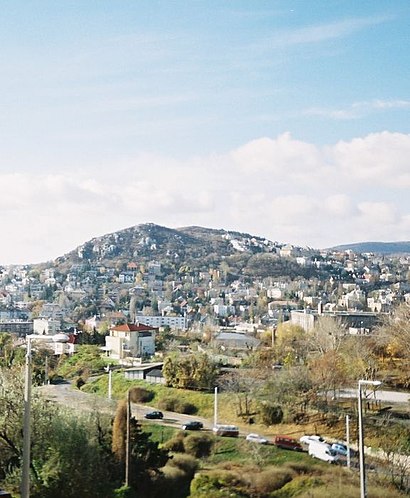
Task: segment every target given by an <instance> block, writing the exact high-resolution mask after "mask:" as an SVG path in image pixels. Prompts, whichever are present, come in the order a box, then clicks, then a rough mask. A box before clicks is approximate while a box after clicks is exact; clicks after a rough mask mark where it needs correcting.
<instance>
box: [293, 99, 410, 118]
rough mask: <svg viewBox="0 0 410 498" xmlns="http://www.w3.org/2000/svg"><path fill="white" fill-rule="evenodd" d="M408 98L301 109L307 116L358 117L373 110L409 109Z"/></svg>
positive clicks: (409, 102)
mask: <svg viewBox="0 0 410 498" xmlns="http://www.w3.org/2000/svg"><path fill="white" fill-rule="evenodd" d="M409 108H410V100H394V99H393V100H381V99H376V100H371V101H364V102H354V103H353V104H350V105H348V106H346V107H345V108H343V109H340V108H339V109H334V108H328V107H312V108H310V109H306V110H305V111H303V114H305V115H307V116H320V117H324V118H330V119H334V120H351V119H360V118H362V117H364V116H367V115H369V114H371V113H374V112H380V111H384V110H389V111H390V110H392V109H399V110H400V109H409Z"/></svg>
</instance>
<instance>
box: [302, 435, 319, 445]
mask: <svg viewBox="0 0 410 498" xmlns="http://www.w3.org/2000/svg"><path fill="white" fill-rule="evenodd" d="M299 441H300V442H301V443H303V444H310V443H311V442H312V441H318V442H319V443H325V442H326V440H325V439H324V438H323V437H322V436H318V435H317V434H313V435H311V436H308V435H305V436H302V437H301V438H300V439H299Z"/></svg>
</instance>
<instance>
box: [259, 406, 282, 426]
mask: <svg viewBox="0 0 410 498" xmlns="http://www.w3.org/2000/svg"><path fill="white" fill-rule="evenodd" d="M259 413H260V417H261V419H262V423H263V424H265V425H274V424H280V423H281V422H282V420H283V410H282V408H281V407H280V406H279V405H269V404H268V403H262V404H261V405H260V408H259Z"/></svg>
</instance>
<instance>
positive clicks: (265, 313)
mask: <svg viewBox="0 0 410 498" xmlns="http://www.w3.org/2000/svg"><path fill="white" fill-rule="evenodd" d="M194 228H195V227H194ZM146 230H147V231H149V236H148V235H147V236H142V235H141V234H137V235H138V236H137V235H135V240H136V241H137V243H136V245H134V246H133V248H132V250H131V248H128V246H127V245H126V244H127V237H126V235H117V236H115V237H114V236H110V237H108V238H107V240H105V239H104V238H102V239H104V240H102V241H101V244H100V243H99V241H98V240H97V241H96V242H93V243H91V242H90V243H89V244H85V245H84V246H83V247H82V248H80V249H79V251H78V252H77V253H75V254H73V255H72V256H70V257H63V258H59V260H57V261H56V262H55V263H53V264H51V263H50V264H48V265H42V266H41V267H36V266H30V265H22V266H10V267H1V268H0V330H1V326H2V324H3V330H6V329H7V330H11V329H13V327H14V329H15V330H17V329H19V331H20V332H19V333H22V332H21V330H23V331H24V330H30V328H31V329H33V327H34V320H36V324H37V325H36V330H40V329H42V330H56V331H57V330H67V329H68V328H69V327H73V326H76V327H77V328H78V329H80V330H81V328H82V327H88V328H89V329H90V328H91V330H93V329H96V330H98V328H99V327H100V326H102V324H105V325H104V326H106V325H107V324H108V326H119V325H121V324H124V323H127V322H129V323H132V324H140V325H144V326H150V327H154V328H166V329H171V330H172V331H190V330H191V329H192V330H194V329H195V330H197V329H200V328H201V327H204V326H205V325H206V324H211V325H213V326H215V327H218V326H220V325H223V326H224V327H229V326H231V327H232V326H233V325H234V324H237V323H240V322H241V323H249V324H250V325H251V326H258V327H259V326H264V327H272V326H274V325H275V324H276V323H277V321H278V319H280V320H287V319H290V317H291V311H292V310H293V311H295V312H296V311H298V312H305V311H306V314H308V315H309V314H310V315H314V314H315V310H317V309H318V306H319V304H320V305H321V307H322V310H323V311H324V312H332V313H341V314H343V313H344V314H351V315H354V314H358V313H363V316H365V314H366V313H367V314H368V313H371V314H377V313H389V312H390V311H391V309H392V307H393V306H395V305H396V304H397V303H400V302H404V301H410V298H409V295H410V281H409V280H408V275H409V268H410V260H409V258H408V257H405V256H400V257H388V256H375V255H372V254H356V253H354V252H352V251H331V250H327V251H325V250H324V251H314V250H310V249H302V248H297V247H294V246H291V245H280V244H277V243H270V244H269V243H267V242H266V241H264V240H258V239H255V238H252V237H244V238H243V239H241V238H240V235H239V234H235V235H229V237H228V236H219V232H217V233H215V232H213V231H211V236H212V237H214V239H212V240H213V242H212V244H213V245H214V246H212V244H207V243H205V242H203V243H198V244H197V243H196V242H195V241H194V242H192V238H193V237H194V235H195V236H197V235H198V234H197V232H196V231H195V230H194V229H192V230H188V232H189V233H188V235H187V234H186V233H185V234H182V235H180V234H177V235H175V234H174V232H173V231H172V230H169V229H166V230H165V229H164V230H165V232H164V233H163V232H161V231H160V235H161V237H162V238H160V237H159V236H157V235H156V231H157V230H159V228H158V227H155V226H153V225H149V226H148V225H147V228H146ZM202 230H203V231H205V229H202ZM130 233H131V232H130ZM126 234H128V232H126ZM200 235H201V236H204V234H203V233H202V232H200ZM127 236H128V235H127ZM130 236H132V237H134V234H133V232H132V233H131V235H130ZM184 237H185V238H184ZM217 237H219V239H218V238H217ZM132 240H134V239H132ZM191 243H192V244H193V245H192V246H189V244H191ZM161 244H162V245H163V246H164V249H161V247H162V245H161ZM184 244H185V245H184ZM208 246H210V247H211V246H212V247H214V252H213V253H210V255H209V254H208V255H206V254H205V252H206V251H207V250H208V249H206V247H208ZM238 248H240V250H239V249H238ZM161 250H162V251H163V252H162V253H161V252H160V251H161ZM217 251H221V253H220V254H219V253H218V252H217ZM247 251H249V253H247ZM252 251H253V252H252ZM201 254H202V256H201ZM176 255H178V257H177V256H176ZM261 255H263V258H262V257H260V256H261ZM267 268H268V269H269V271H268V269H267ZM312 272H313V273H312ZM19 322H20V326H18V325H17V324H18V323H19ZM23 322H24V324H25V325H24V326H23ZM91 322H92V323H93V325H91ZM28 323H30V324H31V325H30V326H28V325H27V324H28ZM6 324H7V325H6ZM12 324H15V325H12ZM24 327H26V328H24ZM359 328H360V327H359ZM362 328H366V329H367V328H369V327H365V326H363V327H362ZM23 334H24V332H23Z"/></svg>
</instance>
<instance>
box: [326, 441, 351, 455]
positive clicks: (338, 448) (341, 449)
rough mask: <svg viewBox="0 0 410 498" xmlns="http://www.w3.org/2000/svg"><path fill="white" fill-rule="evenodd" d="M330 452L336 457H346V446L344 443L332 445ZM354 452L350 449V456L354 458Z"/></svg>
mask: <svg viewBox="0 0 410 498" xmlns="http://www.w3.org/2000/svg"><path fill="white" fill-rule="evenodd" d="M331 448H332V450H333V451H335V452H336V453H337V454H338V455H342V456H347V446H346V445H345V444H344V443H333V444H332V446H331ZM355 453H356V452H355V451H354V450H352V449H351V448H350V456H355Z"/></svg>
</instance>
